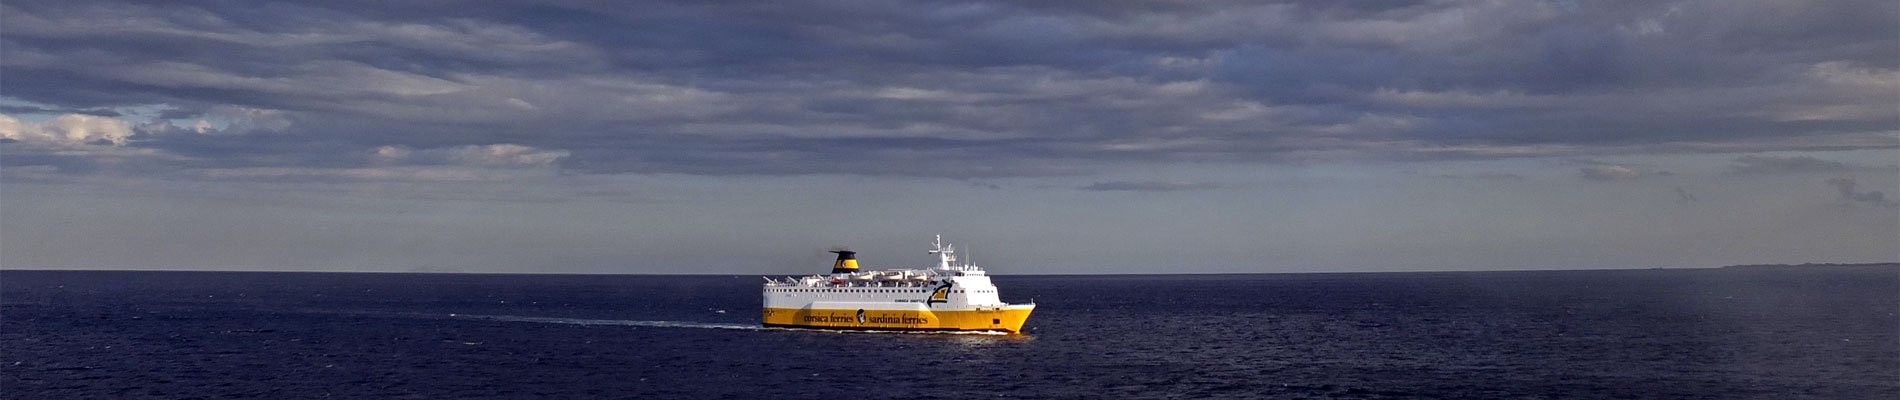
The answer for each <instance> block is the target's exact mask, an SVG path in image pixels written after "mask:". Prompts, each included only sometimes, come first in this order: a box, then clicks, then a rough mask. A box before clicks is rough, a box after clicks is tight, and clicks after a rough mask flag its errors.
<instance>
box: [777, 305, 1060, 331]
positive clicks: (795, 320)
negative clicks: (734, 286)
mask: <svg viewBox="0 0 1900 400" xmlns="http://www.w3.org/2000/svg"><path fill="white" fill-rule="evenodd" d="M1031 311H1035V306H1034V305H1020V306H1018V305H1012V306H1006V307H1000V308H977V309H969V310H873V309H813V308H769V307H768V308H766V309H765V313H764V319H763V320H764V322H765V325H766V326H785V327H800V328H822V329H864V330H916V331H998V332H1009V333H1021V332H1022V331H1023V323H1024V322H1025V321H1028V320H1029V313H1030V312H1031Z"/></svg>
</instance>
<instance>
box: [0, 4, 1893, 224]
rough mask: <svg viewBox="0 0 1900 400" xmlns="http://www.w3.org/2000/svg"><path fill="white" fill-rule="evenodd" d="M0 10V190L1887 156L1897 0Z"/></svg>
mask: <svg viewBox="0 0 1900 400" xmlns="http://www.w3.org/2000/svg"><path fill="white" fill-rule="evenodd" d="M0 7H3V8H4V10H3V12H0V68H4V73H5V89H6V90H5V93H4V95H5V96H6V97H7V98H8V100H9V102H10V104H5V105H4V107H0V112H3V113H5V114H7V115H8V118H5V119H4V120H0V132H4V133H6V139H7V140H6V141H5V143H0V151H3V152H4V155H5V157H4V159H3V162H4V163H5V164H4V165H5V166H7V167H9V170H12V171H14V172H16V173H13V174H8V176H9V177H10V178H14V179H24V177H26V176H27V175H33V174H37V175H33V176H39V177H43V178H44V177H54V178H56V177H58V176H62V175H73V174H87V173H99V172H101V171H107V172H116V173H121V174H144V175H160V176H165V177H169V178H178V179H198V178H208V177H214V178H229V177H264V178H270V177H284V176H319V177H333V178H336V179H438V180H439V179H447V180H455V179H476V180H480V179H486V177H492V176H502V177H506V176H509V175H507V174H508V173H511V172H509V171H522V170H539V171H553V172H550V173H570V174H574V173H578V174H590V173H689V174H809V173H840V174H862V175H911V176H948V177H959V178H972V177H1007V176H1026V175H1060V174H1077V173H1088V172H1090V171H1092V170H1094V169H1095V168H1096V167H1098V166H1100V165H1105V164H1115V163H1130V162H1155V161H1182V160H1193V161H1238V162H1285V161H1307V160H1334V159H1376V160H1438V159H1475V158H1501V157H1589V156H1597V155H1605V154H1625V153H1630V152H1648V153H1684V152H1739V153H1747V152H1760V151H1778V150H1847V149H1870V148H1873V149H1886V148H1894V147H1896V145H1897V144H1900V142H1897V141H1896V139H1895V136H1894V134H1893V132H1894V129H1895V126H1896V121H1900V111H1897V110H1896V108H1895V107H1894V105H1895V104H1900V75H1896V70H1897V69H1900V53H1897V52H1896V50H1897V49H1900V29H1897V28H1896V26H1900V22H1897V21H1896V19H1895V18H1893V16H1894V15H1896V13H1900V11H1897V10H1896V5H1895V3H1894V2H1892V1H1832V2H1804V3H1777V2H1730V1H1684V2H1655V1H1627V2H1623V1H1609V2H1534V1H1517V2H1369V3H1359V2H1353V3H1345V4H1342V3H1340V2H1330V1H1316V2H1221V1H1206V2H1183V3H1172V2H1167V3H1159V2H1158V3H1145V2H1137V3H1128V2H1075V3H1064V2H1058V3H1041V2H1026V3H1013V2H958V3H942V2H905V1H891V2H848V1H847V2H813V3H802V2H801V3H797V4H792V3H781V2H740V3H727V2H640V3H620V2H599V3H593V2H486V3H457V4H437V3H432V2H421V3H412V2H357V1H322V2H237V3H232V2H214V1H184V2H168V3H162V4H159V3H150V4H148V3H136V2H89V1H70V0H61V1H9V2H7V3H6V4H4V5H0ZM1740 163H1741V165H1739V166H1737V167H1736V171H1735V172H1737V173H1754V172H1760V171H1769V170H1804V171H1834V170H1838V169H1841V168H1845V166H1840V165H1835V164H1832V163H1830V162H1827V161H1822V160H1809V159H1784V160H1773V159H1766V158H1763V159H1744V160H1740ZM23 167H31V168H23ZM497 171H501V172H497ZM1583 173H1584V175H1585V176H1586V177H1589V178H1592V179H1604V180H1617V179H1628V178H1632V177H1634V176H1636V175H1637V174H1639V173H1636V172H1634V171H1633V170H1628V169H1627V167H1621V166H1591V167H1586V168H1584V170H1583ZM23 174H25V175H23ZM497 174H499V175H497ZM1085 189H1088V190H1133V191H1170V190H1188V189H1203V187H1198V186H1193V185H1187V186H1182V185H1175V184H1170V183H1139V182H1105V183H1101V184H1097V185H1092V186H1089V187H1087V188H1085Z"/></svg>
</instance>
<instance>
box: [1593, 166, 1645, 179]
mask: <svg viewBox="0 0 1900 400" xmlns="http://www.w3.org/2000/svg"><path fill="white" fill-rule="evenodd" d="M1579 171H1581V172H1583V177H1584V179H1590V180H1599V181H1620V180H1629V179H1636V178H1641V177H1642V176H1643V172H1642V171H1638V170H1636V169H1635V168H1630V167H1625V166H1621V165H1599V166H1590V167H1583V168H1580V169H1579Z"/></svg>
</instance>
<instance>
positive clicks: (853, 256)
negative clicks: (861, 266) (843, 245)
mask: <svg viewBox="0 0 1900 400" xmlns="http://www.w3.org/2000/svg"><path fill="white" fill-rule="evenodd" d="M831 252H833V253H838V261H834V262H832V263H831V273H834V274H849V273H853V272H858V252H855V251H851V250H832V251H831Z"/></svg>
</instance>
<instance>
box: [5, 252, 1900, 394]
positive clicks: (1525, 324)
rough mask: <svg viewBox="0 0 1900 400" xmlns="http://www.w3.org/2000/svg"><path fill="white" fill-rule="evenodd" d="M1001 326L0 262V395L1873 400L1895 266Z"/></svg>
mask: <svg viewBox="0 0 1900 400" xmlns="http://www.w3.org/2000/svg"><path fill="white" fill-rule="evenodd" d="M994 279H995V281H996V282H997V284H998V285H999V286H1000V287H1001V289H1002V294H1003V298H1004V299H1005V300H1008V301H1011V302H1025V301H1030V300H1031V299H1033V300H1034V301H1035V302H1036V303H1037V304H1038V308H1037V309H1036V312H1035V314H1034V315H1033V316H1031V317H1030V319H1029V323H1028V325H1027V327H1026V330H1027V331H1028V332H1027V334H1025V335H1020V336H999V335H971V334H955V335H948V334H916V333H842V332H831V331H813V330H784V329H764V328H760V327H758V318H759V315H758V312H759V310H758V309H759V301H760V300H759V284H760V283H762V282H763V281H762V280H761V279H760V278H759V277H758V276H752V275H747V276H703V275H702V276H652V275H479V274H360V273H238V272H75V271H19V270H10V271H0V397H5V398H10V399H134V398H161V399H194V398H197V399H212V398H216V399H240V398H255V399H303V398H349V399H447V398H508V399H515V398H552V399H592V398H602V399H652V398H733V399H753V398H761V399H763V398H772V399H807V398H809V399H833V400H835V399H860V398H874V399H882V398H890V399H977V398H986V399H987V398H1056V399H1082V398H1088V399H1095V398H1144V399H1145V398H1311V399H1332V398H1354V399H1358V398H1368V399H1382V398H1394V399H1397V398H1455V399H1470V398H1512V399H1537V398H1550V399H1574V398H1670V399H1741V398H1761V399H1792V398H1825V399H1855V398H1870V399H1871V398H1885V399H1894V398H1900V316H1897V314H1900V267H1893V266H1876V267H1813V268H1792V267H1791V268H1725V269H1668V270H1598V271H1539V272H1434V273H1338V274H1249V275H1114V276H1022V275H999V276H995V278H994Z"/></svg>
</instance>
